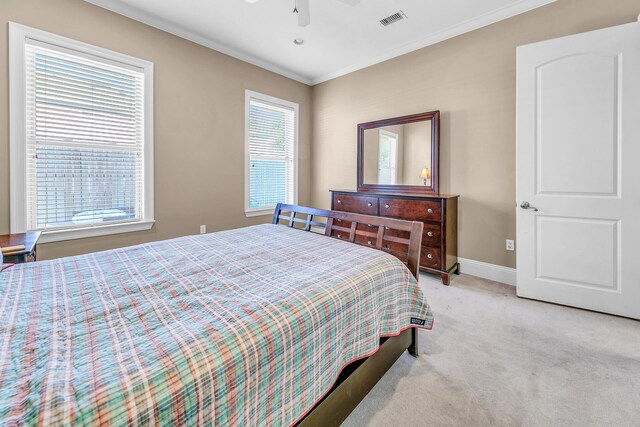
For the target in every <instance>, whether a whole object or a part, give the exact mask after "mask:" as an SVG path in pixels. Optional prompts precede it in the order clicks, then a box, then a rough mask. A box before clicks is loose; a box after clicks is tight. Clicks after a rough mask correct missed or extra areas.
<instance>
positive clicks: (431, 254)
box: [420, 245, 440, 269]
mask: <svg viewBox="0 0 640 427" xmlns="http://www.w3.org/2000/svg"><path fill="white" fill-rule="evenodd" d="M420 265H421V266H422V267H431V268H438V269H439V268H440V248H434V247H432V246H424V245H422V248H421V249H420Z"/></svg>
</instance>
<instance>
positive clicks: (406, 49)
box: [311, 0, 556, 85]
mask: <svg viewBox="0 0 640 427" xmlns="http://www.w3.org/2000/svg"><path fill="white" fill-rule="evenodd" d="M555 1H556V0H522V1H520V2H518V3H515V4H511V5H509V6H505V7H502V8H500V9H496V10H494V11H492V12H489V13H485V14H484V15H480V16H478V17H476V18H473V19H469V20H467V21H465V22H462V23H460V24H457V25H453V26H451V27H449V28H445V29H444V30H442V31H438V32H437V33H435V34H430V35H428V36H427V37H424V38H422V39H419V40H416V41H413V42H411V43H407V44H405V45H402V46H400V47H397V48H394V49H389V50H387V51H385V52H383V53H381V54H379V55H375V56H372V57H370V58H367V59H364V60H362V61H359V62H357V63H354V64H352V65H350V66H348V67H345V68H342V69H340V70H338V71H335V72H333V73H329V74H325V75H324V76H321V77H318V78H315V79H312V81H311V84H312V85H316V84H319V83H323V82H326V81H329V80H333V79H335V78H337V77H341V76H344V75H346V74H350V73H353V72H354V71H358V70H362V69H363V68H367V67H370V66H372V65H376V64H379V63H381V62H384V61H388V60H389V59H393V58H396V57H398V56H401V55H404V54H407V53H410V52H413V51H416V50H419V49H422V48H424V47H427V46H431V45H434V44H436V43H440V42H443V41H445V40H448V39H452V38H454V37H457V36H460V35H462V34H465V33H468V32H471V31H474V30H477V29H480V28H482V27H486V26H489V25H491V24H495V23H496V22H500V21H503V20H505V19H509V18H511V17H514V16H516V15H520V14H522V13H525V12H528V11H530V10H533V9H537V8H539V7H542V6H545V5H547V4H550V3H554V2H555Z"/></svg>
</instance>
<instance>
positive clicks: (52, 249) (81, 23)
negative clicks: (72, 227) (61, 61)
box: [0, 0, 311, 258]
mask: <svg viewBox="0 0 640 427" xmlns="http://www.w3.org/2000/svg"><path fill="white" fill-rule="evenodd" d="M8 21H14V22H17V23H20V24H24V25H28V26H31V27H34V28H38V29H41V30H44V31H49V32H52V33H55V34H59V35H62V36H66V37H70V38H73V39H76V40H79V41H82V42H86V43H90V44H93V45H96V46H100V47H103V48H107V49H111V50H114V51H117V52H122V53H125V54H128V55H132V56H135V57H139V58H142V59H146V60H149V61H152V62H153V63H154V64H155V76H154V77H155V91H154V97H155V212H156V221H157V222H156V225H155V227H154V228H153V229H152V230H150V231H148V232H138V233H126V234H120V235H116V236H108V237H101V238H91V239H81V240H74V241H68V242H63V243H51V244H46V245H39V246H38V250H39V255H40V258H51V257H60V256H65V255H72V254H78V253H83V252H91V251H98V250H103V249H110V248H114V247H120V246H128V245H134V244H137V243H141V242H147V241H152V240H160V239H167V238H171V237H177V236H181V235H186V234H195V233H197V232H198V227H199V225H200V224H206V225H207V226H208V229H209V231H215V230H222V229H228V228H233V227H241V226H246V225H250V224H256V223H259V222H264V221H266V220H268V219H269V218H268V217H260V218H254V219H247V218H245V216H244V163H243V161H244V160H243V158H244V91H245V89H251V90H255V91H258V92H262V93H265V94H268V95H272V96H276V97H279V98H284V99H287V100H289V101H293V102H297V103H298V104H300V137H299V139H300V141H299V144H300V146H299V156H300V157H299V158H300V168H299V176H300V181H299V195H300V200H299V201H300V203H301V204H309V203H310V197H309V196H310V171H311V163H310V152H311V88H310V87H309V86H307V85H304V84H301V83H297V82H295V81H293V80H290V79H287V78H285V77H282V76H279V75H277V74H274V73H271V72H269V71H265V70H263V69H261V68H258V67H255V66H253V65H250V64H247V63H245V62H242V61H239V60H236V59H233V58H231V57H229V56H226V55H223V54H221V53H218V52H216V51H213V50H210V49H207V48H205V47H202V46H199V45H196V44H194V43H191V42H189V41H186V40H184V39H180V38H178V37H175V36H172V35H170V34H168V33H165V32H162V31H159V30H157V29H154V28H152V27H149V26H146V25H143V24H141V23H138V22H136V21H133V20H130V19H128V18H125V17H123V16H120V15H117V14H115V13H111V12H108V11H106V10H104V9H101V8H99V7H96V6H93V5H91V4H89V3H86V2H84V1H82V0H0V26H1V27H2V31H0V233H6V232H8V231H9V161H8V158H9V129H8V121H9V99H8V88H9V86H8V85H9V82H8V77H7V74H8V52H7V45H8V42H7V37H8V24H7V22H8Z"/></svg>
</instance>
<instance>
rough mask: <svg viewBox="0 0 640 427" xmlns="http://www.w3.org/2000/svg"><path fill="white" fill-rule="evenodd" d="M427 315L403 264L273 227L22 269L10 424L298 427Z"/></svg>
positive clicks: (4, 318) (6, 292)
mask: <svg viewBox="0 0 640 427" xmlns="http://www.w3.org/2000/svg"><path fill="white" fill-rule="evenodd" d="M412 320H413V323H414V325H412ZM422 321H424V327H425V328H430V327H431V324H432V316H431V312H430V310H429V306H428V304H427V302H426V300H425V298H424V295H423V294H422V292H421V290H420V288H419V286H418V284H417V283H416V280H415V279H414V277H413V276H412V275H411V273H410V272H409V271H408V269H407V268H406V267H405V266H404V265H403V264H402V263H401V262H400V261H399V260H398V259H396V258H395V257H393V256H391V255H389V254H386V253H384V252H381V251H376V250H374V249H370V248H366V247H361V246H357V245H354V244H351V243H347V242H343V241H339V240H337V239H332V238H328V237H325V236H322V235H316V234H313V233H308V232H303V231H300V230H294V229H290V228H288V227H285V226H279V225H271V224H265V225H258V226H254V227H247V228H241V229H237V230H230V231H224V232H218V233H211V234H205V235H197V236H188V237H182V238H178V239H172V240H166V241H161V242H155V243H149V244H143V245H138V246H133V247H129V248H122V249H116V250H110V251H105V252H98V253H93V254H88V255H82V256H76V257H69V258H63V259H58V260H51V261H42V262H37V263H28V264H19V265H16V266H14V267H11V268H9V269H7V270H5V271H4V272H2V273H1V274H0V336H1V338H2V340H1V343H0V425H13V424H27V425H35V424H41V425H96V424H109V425H116V426H117V425H128V424H134V425H136V424H138V425H140V424H141V425H168V424H172V425H221V426H224V425H250V426H258V425H266V426H271V425H278V426H280V425H290V424H292V423H294V422H296V421H297V420H298V419H299V418H300V417H301V416H303V415H304V414H305V412H306V411H308V410H309V409H310V408H311V407H313V406H314V404H315V403H316V402H317V401H318V400H319V399H320V398H321V397H322V396H323V395H324V394H325V393H326V392H327V391H328V390H329V389H330V388H331V386H332V385H333V383H334V382H335V380H336V378H337V377H338V375H339V373H340V371H341V369H342V368H343V367H344V366H345V365H346V364H348V363H349V362H351V361H354V360H357V359H359V358H363V357H365V356H367V355H370V354H372V353H373V352H375V351H376V349H377V348H378V345H379V338H380V337H383V336H392V335H397V334H398V333H400V332H401V331H402V330H404V329H406V328H408V327H412V326H415V323H422Z"/></svg>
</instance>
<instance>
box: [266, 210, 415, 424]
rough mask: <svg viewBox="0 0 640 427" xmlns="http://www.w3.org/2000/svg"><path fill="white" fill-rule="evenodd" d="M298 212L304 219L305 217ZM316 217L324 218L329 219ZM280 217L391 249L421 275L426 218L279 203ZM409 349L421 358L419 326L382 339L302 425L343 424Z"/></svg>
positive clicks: (346, 371) (305, 227) (276, 220)
mask: <svg viewBox="0 0 640 427" xmlns="http://www.w3.org/2000/svg"><path fill="white" fill-rule="evenodd" d="M285 213H288V215H285ZM299 214H303V215H305V217H304V218H300V217H299ZM317 219H325V220H326V222H322V221H318V220H317ZM281 221H283V222H284V223H285V224H286V225H287V226H289V227H292V228H298V229H300V230H304V231H308V232H315V233H318V234H324V235H325V236H329V237H333V238H337V239H341V240H346V241H349V242H351V243H355V244H358V245H363V246H369V247H372V248H376V249H378V250H381V251H384V252H388V253H390V254H392V255H394V256H396V257H397V258H399V259H400V260H401V261H402V262H404V263H405V264H406V265H407V267H408V268H409V271H411V274H413V275H414V277H415V278H416V279H418V275H419V267H420V246H421V241H422V228H423V224H422V223H421V222H415V221H414V222H411V221H404V220H399V219H393V218H384V217H374V216H369V215H361V214H354V213H349V212H338V211H328V210H323V209H314V208H308V207H304V206H297V205H288V204H282V203H279V204H278V205H277V206H276V210H275V212H274V214H273V224H279V223H281ZM407 349H408V350H409V353H410V354H411V355H413V356H416V357H417V356H418V333H417V329H415V328H410V329H407V330H405V331H403V332H401V333H400V334H399V335H397V336H395V337H390V338H382V339H381V340H380V348H379V350H378V351H377V352H376V353H374V354H373V355H371V356H369V357H367V358H365V359H361V360H358V361H356V362H353V363H351V364H349V365H347V367H345V368H344V369H343V370H342V372H341V373H340V376H339V377H338V380H337V381H336V383H335V384H334V386H333V387H332V388H331V390H330V391H329V392H328V393H327V394H326V395H325V397H324V398H323V399H322V400H321V401H320V402H318V403H317V404H316V405H315V406H314V407H313V408H312V409H311V410H310V411H309V412H308V413H307V415H306V416H305V417H304V418H303V419H302V420H301V421H299V423H298V425H299V426H305V427H306V426H339V425H340V424H341V423H342V422H343V421H344V420H345V419H346V418H347V417H348V416H349V414H350V413H351V411H353V410H354V409H355V407H356V406H358V404H359V403H360V402H361V401H362V399H364V397H365V396H366V395H367V393H369V391H370V390H371V389H372V388H373V386H375V385H376V383H377V382H378V381H379V380H380V378H382V376H383V375H384V374H385V373H386V372H387V370H389V368H390V367H391V365H393V364H394V362H395V361H396V360H397V359H398V358H399V357H400V356H401V355H402V353H404V351H405V350H407Z"/></svg>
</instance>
